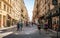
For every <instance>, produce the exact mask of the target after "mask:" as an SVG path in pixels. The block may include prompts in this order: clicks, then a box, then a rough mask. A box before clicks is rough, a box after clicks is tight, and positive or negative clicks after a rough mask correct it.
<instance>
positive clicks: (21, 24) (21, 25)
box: [19, 22, 23, 31]
mask: <svg viewBox="0 0 60 38" xmlns="http://www.w3.org/2000/svg"><path fill="white" fill-rule="evenodd" d="M19 25H20V29H21V31H22V28H23V23H22V22H20V23H19Z"/></svg>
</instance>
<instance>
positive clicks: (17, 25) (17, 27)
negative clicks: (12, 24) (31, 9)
mask: <svg viewBox="0 0 60 38" xmlns="http://www.w3.org/2000/svg"><path fill="white" fill-rule="evenodd" d="M19 28H20V26H19V22H18V23H17V31H19Z"/></svg>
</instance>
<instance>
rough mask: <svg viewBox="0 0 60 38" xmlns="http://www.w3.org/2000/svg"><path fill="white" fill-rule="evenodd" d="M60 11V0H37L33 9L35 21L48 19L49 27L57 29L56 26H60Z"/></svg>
mask: <svg viewBox="0 0 60 38" xmlns="http://www.w3.org/2000/svg"><path fill="white" fill-rule="evenodd" d="M54 1H55V2H54ZM59 13H60V0H35V5H34V9H33V21H35V20H36V21H38V20H40V21H41V20H44V21H46V20H48V24H49V26H48V27H49V28H51V29H54V30H56V29H55V28H57V27H59V28H60V22H59V19H60V16H59V15H60V14H59ZM37 19H38V20H37ZM55 24H57V25H55Z"/></svg>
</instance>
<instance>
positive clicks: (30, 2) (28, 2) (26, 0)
mask: <svg viewBox="0 0 60 38" xmlns="http://www.w3.org/2000/svg"><path fill="white" fill-rule="evenodd" d="M24 3H25V6H26V8H27V11H28V16H29V20H30V21H31V20H32V15H33V12H32V11H33V7H34V0H24Z"/></svg>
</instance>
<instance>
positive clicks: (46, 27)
mask: <svg viewBox="0 0 60 38" xmlns="http://www.w3.org/2000/svg"><path fill="white" fill-rule="evenodd" d="M45 31H46V33H48V23H47V22H46V23H45Z"/></svg>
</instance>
